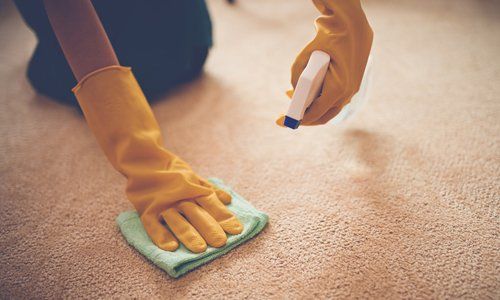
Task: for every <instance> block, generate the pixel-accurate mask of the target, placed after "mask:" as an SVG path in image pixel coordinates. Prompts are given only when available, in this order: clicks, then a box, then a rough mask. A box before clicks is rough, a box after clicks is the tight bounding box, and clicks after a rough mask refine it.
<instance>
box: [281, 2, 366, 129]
mask: <svg viewBox="0 0 500 300" xmlns="http://www.w3.org/2000/svg"><path fill="white" fill-rule="evenodd" d="M313 2H314V5H315V6H316V8H317V9H318V10H319V11H320V12H321V14H322V15H321V16H320V17H319V18H318V19H316V31H317V34H316V37H315V38H314V39H313V40H312V41H311V42H310V43H309V44H308V45H307V46H306V47H305V48H304V49H303V50H302V51H301V52H300V54H299V55H298V56H297V58H296V59H295V62H294V63H293V65H292V86H293V87H294V88H295V86H296V85H297V81H298V80H299V77H300V74H302V71H303V70H304V68H305V67H306V65H307V62H308V61H309V57H310V56H311V53H312V52H313V51H314V50H322V51H324V52H326V53H328V54H329V55H330V66H329V67H328V71H327V73H326V76H325V79H324V82H323V87H322V90H321V95H320V96H319V97H318V98H317V99H316V100H314V101H313V103H312V104H311V106H309V108H308V109H307V110H306V112H305V114H304V118H303V119H302V121H301V123H300V124H301V125H320V124H325V123H327V122H328V121H329V120H331V119H332V118H334V117H335V116H336V115H337V114H338V113H339V112H340V111H341V110H342V108H343V107H344V106H345V105H346V104H347V103H349V101H350V100H351V98H352V96H354V94H356V92H357V91H358V90H359V87H360V85H361V80H362V78H363V73H364V71H365V67H366V63H367V61H368V56H369V54H370V49H371V45H372V41H373V31H372V29H371V27H370V24H368V20H367V19H366V16H365V13H364V12H363V9H362V8H361V3H360V0H313ZM292 93H293V91H292V92H291V91H288V92H287V95H288V96H291V95H292ZM283 121H284V116H282V117H280V118H279V119H278V120H277V121H276V123H277V124H278V125H280V126H283Z"/></svg>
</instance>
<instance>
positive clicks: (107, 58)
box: [44, 0, 119, 81]
mask: <svg viewBox="0 0 500 300" xmlns="http://www.w3.org/2000/svg"><path fill="white" fill-rule="evenodd" d="M44 5H45V10H46V11H47V15H48V17H49V20H50V23H51V25H52V28H53V30H54V32H55V34H56V36H57V39H58V40H59V44H60V45H61V48H62V50H63V52H64V56H65V57H66V60H67V61H68V63H69V65H70V67H71V70H72V71H73V74H74V75H75V77H76V79H77V80H78V81H79V80H80V79H82V78H83V77H84V76H85V75H87V74H89V73H90V72H92V71H95V70H98V69H101V68H104V67H107V66H111V65H118V64H119V62H118V58H117V57H116V54H115V51H114V50H113V47H112V46H111V43H110V41H109V39H108V36H107V35H106V32H105V31H104V28H103V26H102V24H101V21H100V20H99V17H98V16H97V14H96V11H95V9H94V6H93V5H92V3H91V1H90V0H71V1H68V0H44Z"/></svg>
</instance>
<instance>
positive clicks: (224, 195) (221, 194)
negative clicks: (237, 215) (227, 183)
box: [214, 187, 233, 205]
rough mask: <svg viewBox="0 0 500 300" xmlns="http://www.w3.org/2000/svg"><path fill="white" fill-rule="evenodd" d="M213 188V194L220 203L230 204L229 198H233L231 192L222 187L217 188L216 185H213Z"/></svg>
mask: <svg viewBox="0 0 500 300" xmlns="http://www.w3.org/2000/svg"><path fill="white" fill-rule="evenodd" d="M214 190H215V195H216V196H217V198H219V200H220V201H221V202H222V203H224V204H225V205H228V204H231V200H232V199H233V197H231V194H229V193H228V192H226V191H224V190H222V189H219V188H218V187H214Z"/></svg>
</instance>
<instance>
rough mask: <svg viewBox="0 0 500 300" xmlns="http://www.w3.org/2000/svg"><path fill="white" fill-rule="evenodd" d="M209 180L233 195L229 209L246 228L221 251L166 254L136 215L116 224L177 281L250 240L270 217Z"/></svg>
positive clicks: (130, 213) (230, 237) (219, 182)
mask: <svg viewBox="0 0 500 300" xmlns="http://www.w3.org/2000/svg"><path fill="white" fill-rule="evenodd" d="M209 181H210V182H211V183H212V184H215V185H216V186H218V187H219V188H221V189H223V190H225V191H226V192H228V193H230V194H231V196H232V197H233V200H232V201H231V204H229V205H228V206H227V207H228V208H229V209H230V210H231V211H232V212H233V213H234V214H235V215H236V216H237V217H238V219H239V220H240V221H241V222H242V223H243V225H244V227H245V228H244V229H243V232H242V233H240V234H238V235H228V239H227V244H226V246H224V247H222V248H213V247H208V248H207V250H206V251H205V252H203V253H198V254H197V253H192V252H190V251H189V250H187V249H186V248H185V247H184V246H183V245H182V244H181V245H180V247H179V248H178V249H177V250H176V251H174V252H169V251H164V250H162V249H160V248H158V247H157V246H156V245H155V244H153V242H152V241H151V239H150V238H149V236H148V235H147V233H146V231H145V230H144V227H143V226H142V223H141V220H140V218H139V215H138V214H137V212H135V211H126V212H122V213H121V214H120V215H119V216H118V218H116V222H117V223H118V226H119V227H120V230H121V232H122V234H123V236H124V237H125V239H126V240H127V242H128V243H129V244H130V245H132V247H134V248H135V249H137V251H139V252H140V253H141V254H142V255H144V256H145V257H146V258H147V259H149V260H150V261H151V262H153V263H154V264H155V265H157V266H158V267H159V268H161V269H163V270H164V271H165V272H167V273H168V275H170V276H172V277H174V278H177V277H179V276H182V275H184V274H185V273H186V272H188V271H190V270H192V269H194V268H196V267H199V266H201V265H203V264H205V263H207V262H209V261H211V260H214V259H216V258H217V257H219V256H221V255H223V254H225V253H227V252H228V251H229V250H231V249H233V248H234V247H236V246H238V245H240V244H242V243H244V242H246V241H248V240H249V239H251V238H252V237H254V236H255V235H256V234H257V233H259V232H260V231H261V230H262V229H263V228H264V226H266V224H267V220H268V217H267V215H266V214H265V213H263V212H261V211H258V210H257V209H255V208H254V207H253V206H252V205H250V203H248V202H247V201H246V200H245V199H243V197H241V196H240V195H238V194H236V193H235V192H234V191H233V190H232V189H231V188H230V187H228V186H227V185H225V184H224V183H223V182H222V180H220V179H217V178H210V179H209Z"/></svg>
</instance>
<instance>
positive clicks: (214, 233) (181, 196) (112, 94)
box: [44, 0, 243, 252]
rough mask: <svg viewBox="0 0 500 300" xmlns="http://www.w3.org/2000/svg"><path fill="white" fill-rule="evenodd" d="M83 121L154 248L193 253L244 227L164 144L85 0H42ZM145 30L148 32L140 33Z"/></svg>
mask: <svg viewBox="0 0 500 300" xmlns="http://www.w3.org/2000/svg"><path fill="white" fill-rule="evenodd" d="M44 3H45V8H46V10H47V15H48V16H49V18H50V22H51V24H52V26H53V28H54V31H55V33H56V36H57V38H58V40H59V43H60V44H61V47H62V49H63V52H64V55H65V56H66V59H67V60H68V63H69V64H70V66H71V69H72V70H73V73H74V74H75V77H76V78H77V79H78V85H77V86H76V87H75V88H74V89H73V92H74V93H75V96H76V98H77V100H78V103H79V104H80V107H81V108H82V111H83V113H84V115H85V119H86V120H87V124H88V125H89V127H90V129H91V130H92V132H93V133H94V135H95V137H96V138H97V141H98V142H99V145H100V146H101V148H102V150H103V151H104V153H105V154H106V156H107V158H108V160H109V162H110V163H111V164H112V165H113V167H114V168H115V169H116V170H118V171H119V172H120V173H122V174H123V175H124V176H125V177H126V178H127V188H126V192H127V197H128V199H129V200H130V202H132V204H133V205H134V207H135V208H136V210H137V212H138V213H139V215H140V217H141V221H142V224H143V225H144V229H146V232H147V233H148V235H149V237H150V238H151V240H152V241H153V242H154V243H155V244H156V245H157V246H158V247H160V248H161V249H163V250H167V251H174V250H176V249H177V248H178V247H179V243H178V240H179V241H180V242H182V243H183V244H184V245H185V246H186V248H188V249H189V250H191V251H193V252H203V251H205V250H206V248H207V244H208V245H210V246H212V247H222V246H223V245H225V243H226V241H227V236H226V233H228V234H239V233H241V232H242V231H243V225H242V224H241V223H240V222H239V220H238V219H237V218H236V217H235V216H234V215H233V213H232V212H231V211H229V210H228V209H227V208H226V206H225V205H224V204H228V203H229V202H230V201H231V196H230V195H229V194H228V193H226V192H224V191H222V190H221V189H219V188H217V187H215V186H214V185H212V184H211V183H210V182H208V181H207V180H205V179H203V178H201V177H200V176H198V175H197V174H196V173H195V172H194V171H193V170H192V169H191V167H190V166H189V165H188V164H187V163H186V162H184V161H183V160H182V159H180V158H179V157H178V156H176V155H175V154H173V153H171V152H169V151H168V150H167V149H165V148H164V147H163V140H162V135H161V131H160V127H159V126H158V123H157V121H156V119H155V117H154V115H153V112H152V111H151V107H150V106H149V104H148V102H147V100H146V98H145V96H144V93H143V92H142V90H141V87H140V86H139V84H138V83H137V80H136V79H135V77H134V75H133V73H132V71H131V69H130V68H128V67H122V66H119V64H118V59H117V58H116V55H115V53H114V51H113V48H112V46H111V43H110V42H109V39H108V37H107V36H106V32H105V31H104V28H103V27H102V24H101V22H100V20H99V17H98V16H97V14H96V12H95V10H94V8H93V6H92V3H91V2H90V0H44ZM145 34H147V33H145Z"/></svg>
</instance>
